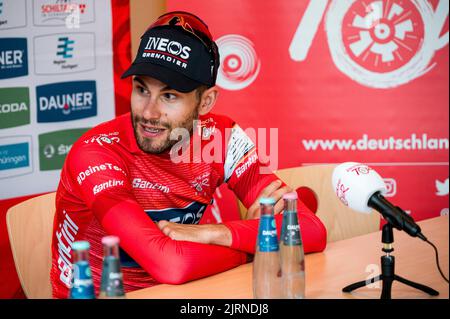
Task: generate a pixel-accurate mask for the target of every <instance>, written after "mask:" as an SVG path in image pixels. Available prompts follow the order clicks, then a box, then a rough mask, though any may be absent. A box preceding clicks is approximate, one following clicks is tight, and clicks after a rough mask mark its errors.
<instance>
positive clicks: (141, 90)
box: [137, 85, 148, 94]
mask: <svg viewBox="0 0 450 319" xmlns="http://www.w3.org/2000/svg"><path fill="white" fill-rule="evenodd" d="M137 91H138V92H139V93H141V94H147V93H148V91H147V89H146V88H144V87H143V86H140V85H139V86H138V87H137Z"/></svg>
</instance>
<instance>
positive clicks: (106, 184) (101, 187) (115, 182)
mask: <svg viewBox="0 0 450 319" xmlns="http://www.w3.org/2000/svg"><path fill="white" fill-rule="evenodd" d="M123 183H124V181H121V180H116V179H110V180H109V181H107V182H104V183H101V184H97V185H95V186H94V187H93V188H92V193H93V194H94V195H97V194H98V193H100V192H102V191H104V190H105V189H108V188H113V187H117V186H123Z"/></svg>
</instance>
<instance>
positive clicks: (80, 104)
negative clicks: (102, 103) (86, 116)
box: [39, 92, 94, 111]
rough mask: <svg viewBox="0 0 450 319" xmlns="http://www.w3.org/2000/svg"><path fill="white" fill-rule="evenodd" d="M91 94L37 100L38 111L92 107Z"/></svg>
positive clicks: (57, 96) (63, 95) (75, 94)
mask: <svg viewBox="0 0 450 319" xmlns="http://www.w3.org/2000/svg"><path fill="white" fill-rule="evenodd" d="M93 96H94V94H93V92H79V93H72V94H61V95H55V96H50V97H44V96H43V97H40V98H39V109H40V110H41V111H46V110H51V109H55V110H56V109H68V108H69V107H77V108H84V107H86V106H90V105H92V104H93V103H92V99H93Z"/></svg>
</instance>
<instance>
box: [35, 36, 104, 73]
mask: <svg viewBox="0 0 450 319" xmlns="http://www.w3.org/2000/svg"><path fill="white" fill-rule="evenodd" d="M34 54H35V61H36V63H35V72H36V74H48V75H52V74H65V73H75V72H83V71H89V70H93V69H95V35H94V34H93V33H67V34H54V35H45V36H40V37H35V38H34Z"/></svg>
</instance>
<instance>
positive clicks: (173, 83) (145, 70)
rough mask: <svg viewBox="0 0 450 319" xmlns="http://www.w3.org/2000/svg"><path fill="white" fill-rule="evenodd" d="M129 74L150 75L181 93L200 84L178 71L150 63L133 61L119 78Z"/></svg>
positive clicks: (189, 90)
mask: <svg viewBox="0 0 450 319" xmlns="http://www.w3.org/2000/svg"><path fill="white" fill-rule="evenodd" d="M130 75H146V76H150V77H152V78H155V79H157V80H159V81H161V82H163V83H165V84H167V85H168V86H170V87H171V88H172V89H174V90H177V91H179V92H183V93H187V92H191V91H192V90H194V89H196V88H198V87H199V86H200V85H201V83H200V82H197V81H194V80H192V79H190V78H188V77H186V76H184V75H182V74H180V73H178V72H175V71H172V70H170V69H168V68H165V67H163V66H161V65H158V64H152V63H134V64H132V65H131V66H130V67H129V68H128V70H126V71H125V72H124V73H123V74H122V76H121V78H122V79H124V78H126V77H129V76H130Z"/></svg>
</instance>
